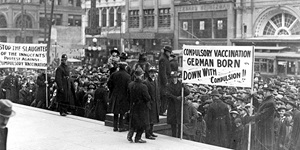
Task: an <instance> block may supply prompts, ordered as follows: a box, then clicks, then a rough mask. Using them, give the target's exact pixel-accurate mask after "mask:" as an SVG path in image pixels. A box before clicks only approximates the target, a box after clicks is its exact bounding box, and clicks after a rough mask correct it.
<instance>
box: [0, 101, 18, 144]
mask: <svg viewBox="0 0 300 150" xmlns="http://www.w3.org/2000/svg"><path fill="white" fill-rule="evenodd" d="M12 104H13V103H12V102H11V101H10V100H6V99H1V100H0V150H6V142H7V133H8V129H7V127H6V124H7V122H8V120H9V118H10V117H12V116H14V115H15V114H16V113H15V111H13V110H12Z"/></svg>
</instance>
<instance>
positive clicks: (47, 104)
mask: <svg viewBox="0 0 300 150" xmlns="http://www.w3.org/2000/svg"><path fill="white" fill-rule="evenodd" d="M45 74H46V108H48V106H49V102H48V67H47V68H46V73H45Z"/></svg>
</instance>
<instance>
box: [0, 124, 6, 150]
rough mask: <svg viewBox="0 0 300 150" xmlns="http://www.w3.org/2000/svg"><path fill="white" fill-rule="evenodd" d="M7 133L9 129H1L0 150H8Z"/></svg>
mask: <svg viewBox="0 0 300 150" xmlns="http://www.w3.org/2000/svg"><path fill="white" fill-rule="evenodd" d="M7 133H8V129H7V128H3V129H2V128H0V150H6V142H7Z"/></svg>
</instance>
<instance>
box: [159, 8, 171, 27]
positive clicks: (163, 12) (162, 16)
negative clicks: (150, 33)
mask: <svg viewBox="0 0 300 150" xmlns="http://www.w3.org/2000/svg"><path fill="white" fill-rule="evenodd" d="M170 25H171V15H170V8H162V9H159V10H158V27H170Z"/></svg>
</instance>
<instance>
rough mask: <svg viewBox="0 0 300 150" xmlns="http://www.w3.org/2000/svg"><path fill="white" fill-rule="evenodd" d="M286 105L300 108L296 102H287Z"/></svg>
mask: <svg viewBox="0 0 300 150" xmlns="http://www.w3.org/2000/svg"><path fill="white" fill-rule="evenodd" d="M286 104H290V105H291V106H293V107H295V108H298V105H297V103H296V102H295V101H287V102H286Z"/></svg>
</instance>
